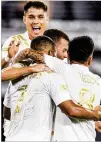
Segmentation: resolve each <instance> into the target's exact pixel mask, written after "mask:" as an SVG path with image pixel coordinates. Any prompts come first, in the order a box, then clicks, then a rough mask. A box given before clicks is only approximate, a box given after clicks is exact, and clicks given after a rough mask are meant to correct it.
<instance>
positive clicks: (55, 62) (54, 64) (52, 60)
mask: <svg viewBox="0 0 101 142" xmlns="http://www.w3.org/2000/svg"><path fill="white" fill-rule="evenodd" d="M44 60H45V63H46V65H47V66H49V67H50V68H51V69H52V70H53V71H54V72H56V73H59V74H60V75H62V74H64V72H65V71H66V69H67V68H68V64H66V63H64V61H63V60H60V59H58V58H56V57H52V56H49V55H46V54H45V55H44Z"/></svg>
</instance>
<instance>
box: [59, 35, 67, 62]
mask: <svg viewBox="0 0 101 142" xmlns="http://www.w3.org/2000/svg"><path fill="white" fill-rule="evenodd" d="M68 46H69V42H68V41H67V40H65V39H63V38H61V39H60V41H59V42H57V43H56V50H57V58H59V59H61V60H64V58H67V50H68Z"/></svg>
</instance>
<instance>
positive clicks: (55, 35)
mask: <svg viewBox="0 0 101 142" xmlns="http://www.w3.org/2000/svg"><path fill="white" fill-rule="evenodd" d="M44 35H46V36H48V37H50V38H51V39H52V40H53V41H54V42H58V41H59V40H60V39H61V38H63V39H65V40H67V41H69V37H68V36H67V35H66V34H65V33H64V32H63V31H61V30H58V29H49V30H46V31H45V32H44Z"/></svg>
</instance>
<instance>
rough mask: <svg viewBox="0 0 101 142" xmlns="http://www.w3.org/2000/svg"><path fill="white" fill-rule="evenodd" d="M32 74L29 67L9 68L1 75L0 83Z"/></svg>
mask: <svg viewBox="0 0 101 142" xmlns="http://www.w3.org/2000/svg"><path fill="white" fill-rule="evenodd" d="M30 73H32V70H31V67H24V68H10V69H6V70H4V71H3V72H2V73H1V79H2V81H6V80H13V79H17V78H19V77H21V76H23V75H26V74H30Z"/></svg>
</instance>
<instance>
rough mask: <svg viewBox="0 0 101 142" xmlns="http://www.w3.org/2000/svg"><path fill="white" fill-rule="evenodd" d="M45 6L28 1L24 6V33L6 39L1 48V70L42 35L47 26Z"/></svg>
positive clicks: (37, 2) (38, 2)
mask: <svg viewBox="0 0 101 142" xmlns="http://www.w3.org/2000/svg"><path fill="white" fill-rule="evenodd" d="M48 19H49V18H48V13H47V6H46V5H45V4H44V3H43V2H41V1H29V2H27V3H26V4H25V6H24V16H23V22H24V24H25V26H26V30H27V31H26V32H25V33H23V34H18V35H14V36H12V37H10V38H8V39H7V41H6V42H5V43H4V45H3V47H2V62H1V63H2V68H3V67H4V66H5V65H6V64H7V62H8V61H9V60H10V59H11V58H12V57H13V56H15V55H16V54H17V53H19V52H20V51H21V50H23V49H25V48H30V42H31V40H32V39H33V38H34V37H36V36H39V35H43V33H44V31H45V30H46V27H47V24H48Z"/></svg>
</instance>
